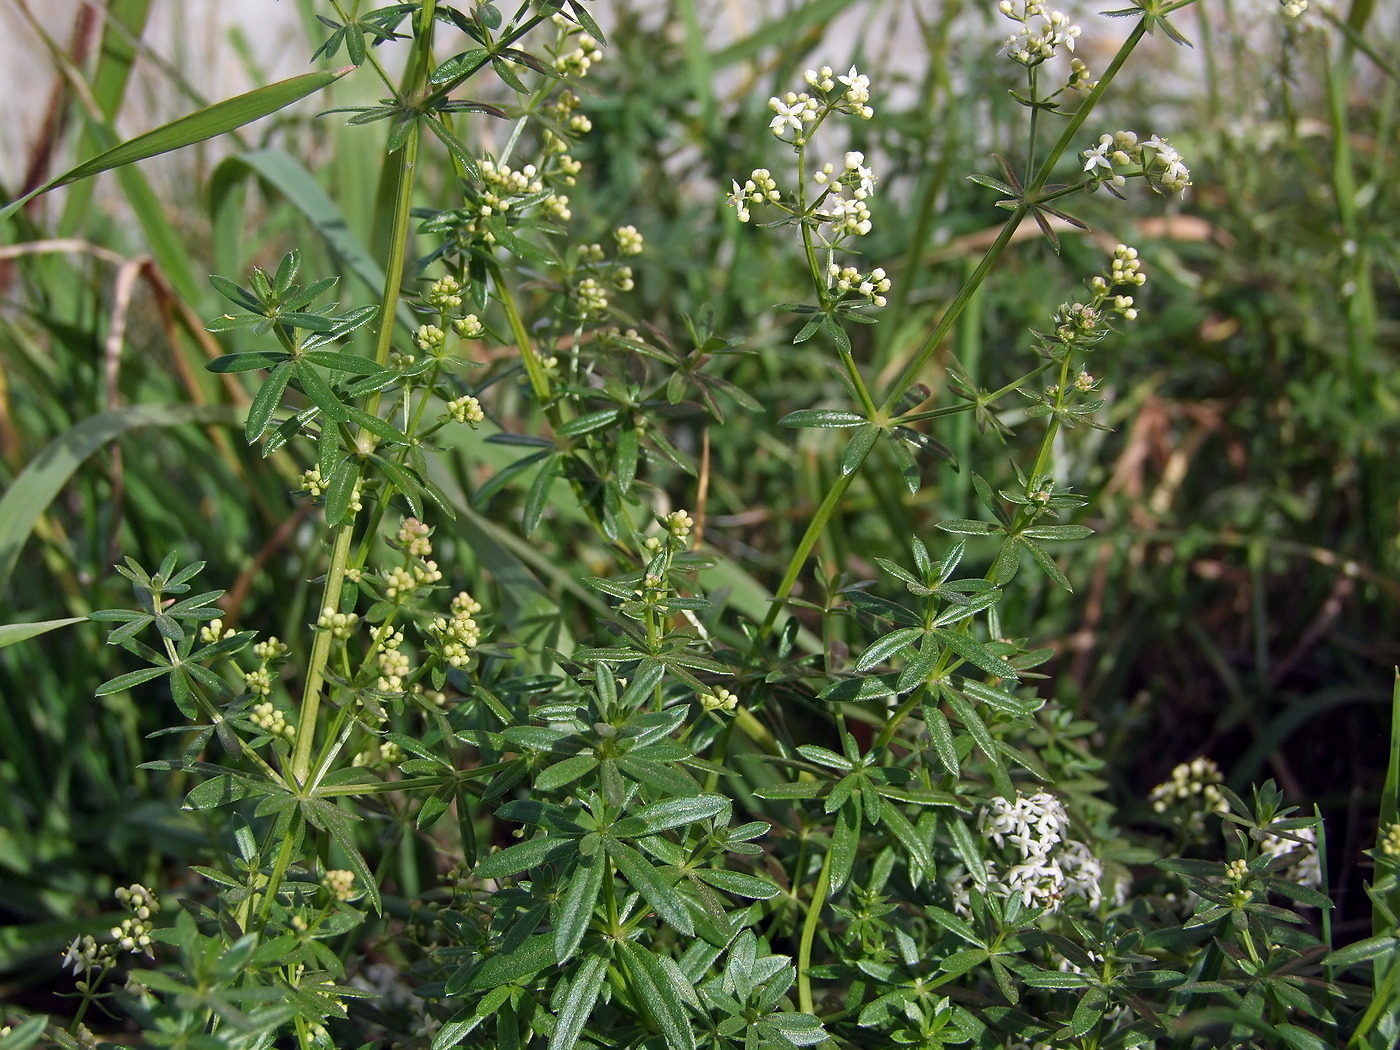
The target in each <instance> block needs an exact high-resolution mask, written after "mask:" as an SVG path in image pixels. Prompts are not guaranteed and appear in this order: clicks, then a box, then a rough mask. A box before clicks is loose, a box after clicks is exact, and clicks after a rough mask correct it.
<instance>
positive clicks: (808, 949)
mask: <svg viewBox="0 0 1400 1050" xmlns="http://www.w3.org/2000/svg"><path fill="white" fill-rule="evenodd" d="M831 853H832V851H831V849H830V848H829V847H828V849H827V851H826V856H825V857H823V858H822V870H821V874H819V875H818V876H817V884H816V886H815V887H813V889H812V900H811V903H810V904H808V905H807V917H806V918H805V919H804V920H803V922H802V940H801V941H800V942H799V944H798V946H797V1003H798V1007H797V1008H798V1009H799V1010H801V1011H802V1012H803V1013H808V1014H810V1013H812V1012H813V1010H812V974H811V968H812V942H813V941H814V940H815V939H816V936H817V927H818V926H819V925H820V924H821V916H822V909H823V908H824V907H826V894H827V890H828V889H830V887H831ZM798 874H799V875H800V874H801V872H799V873H798Z"/></svg>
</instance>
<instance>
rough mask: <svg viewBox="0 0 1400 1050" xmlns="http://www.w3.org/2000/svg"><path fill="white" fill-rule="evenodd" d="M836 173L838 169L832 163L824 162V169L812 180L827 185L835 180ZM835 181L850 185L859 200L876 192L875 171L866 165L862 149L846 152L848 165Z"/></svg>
mask: <svg viewBox="0 0 1400 1050" xmlns="http://www.w3.org/2000/svg"><path fill="white" fill-rule="evenodd" d="M835 174H836V169H835V168H834V167H833V166H832V165H830V164H824V165H822V169H821V170H820V171H819V172H817V173H816V174H815V175H813V176H812V181H813V182H815V183H817V184H818V185H820V186H825V185H826V184H827V183H829V182H832V181H833V176H834V175H835ZM834 181H836V182H838V183H840V184H841V185H845V186H849V187H850V188H851V191H852V193H853V195H854V196H855V198H856V199H857V200H865V198H866V197H868V196H870V195H871V194H872V193H874V192H875V172H874V171H873V170H871V169H870V168H867V167H866V166H865V154H864V153H862V152H860V150H854V149H853V150H851V151H849V152H848V153H847V154H846V167H845V169H844V170H843V171H842V173H841V174H840V175H839V176H837V177H836V178H835V180H834Z"/></svg>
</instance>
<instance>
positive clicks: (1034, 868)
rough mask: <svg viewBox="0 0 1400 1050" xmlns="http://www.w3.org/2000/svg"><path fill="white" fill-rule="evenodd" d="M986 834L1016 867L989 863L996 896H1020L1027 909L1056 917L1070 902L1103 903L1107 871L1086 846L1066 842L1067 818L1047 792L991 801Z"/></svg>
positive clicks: (982, 823)
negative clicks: (1074, 899) (1040, 909)
mask: <svg viewBox="0 0 1400 1050" xmlns="http://www.w3.org/2000/svg"><path fill="white" fill-rule="evenodd" d="M978 824H979V827H980V828H981V830H982V833H983V834H984V835H985V836H986V837H987V838H988V839H989V840H991V841H992V842H994V843H995V844H996V845H997V847H998V848H1003V849H1008V852H1010V853H1011V855H1012V856H1013V858H1014V861H1013V863H1011V864H1009V865H1006V866H1003V867H999V866H998V865H997V864H996V862H995V861H992V860H988V861H987V878H988V884H989V887H990V888H991V890H992V892H994V893H997V894H999V895H1001V896H1004V897H1013V896H1019V897H1020V898H1021V902H1022V904H1023V905H1025V906H1026V907H1030V906H1032V905H1036V906H1039V907H1043V908H1045V909H1047V910H1048V911H1058V910H1059V908H1060V906H1061V904H1062V903H1063V902H1064V899H1065V898H1066V897H1067V896H1073V897H1081V898H1083V899H1085V900H1087V901H1088V902H1089V904H1090V905H1097V904H1098V903H1099V901H1100V900H1101V899H1102V897H1103V892H1102V889H1101V888H1100V882H1101V881H1102V879H1103V865H1102V863H1101V862H1100V861H1099V859H1098V858H1097V857H1096V856H1094V853H1093V851H1092V850H1090V849H1089V847H1088V846H1086V845H1085V844H1084V843H1082V842H1078V841H1076V840H1074V839H1070V838H1066V837H1065V832H1066V831H1068V830H1069V815H1068V814H1067V813H1066V812H1065V807H1064V805H1063V804H1062V803H1061V802H1060V800H1059V799H1057V798H1056V797H1055V796H1054V795H1051V794H1049V793H1048V792H1044V791H1041V792H1037V793H1036V794H1034V795H1021V794H1019V793H1018V794H1017V796H1016V798H1015V799H1014V800H1007V799H1004V798H994V799H992V801H991V803H990V805H988V807H987V808H986V809H985V810H983V811H982V813H981V815H980V817H979V818H978Z"/></svg>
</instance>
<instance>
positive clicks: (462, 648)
mask: <svg viewBox="0 0 1400 1050" xmlns="http://www.w3.org/2000/svg"><path fill="white" fill-rule="evenodd" d="M480 611H481V604H480V603H479V602H477V601H476V599H474V598H473V597H472V596H471V595H470V594H468V593H467V592H466V591H462V592H461V593H460V594H458V595H457V596H456V597H455V598H453V599H452V615H451V616H450V617H447V616H439V617H438V618H437V619H436V620H434V621H433V622H432V623H431V624H429V626H428V632H429V633H430V634H431V635H433V637H434V638H436V639H437V643H438V649H439V652H440V653H441V655H442V658H443V660H444V661H446V662H447V663H448V664H450V665H451V666H453V667H465V666H466V665H467V662H468V661H469V660H470V659H471V651H472V650H473V649H475V648H476V647H477V645H478V644H479V643H480V641H481V628H480V627H479V626H478V625H477V622H476V620H475V619H473V614H474V613H477V612H480Z"/></svg>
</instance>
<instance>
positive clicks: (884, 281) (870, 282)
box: [826, 263, 890, 306]
mask: <svg viewBox="0 0 1400 1050" xmlns="http://www.w3.org/2000/svg"><path fill="white" fill-rule="evenodd" d="M826 273H827V278H828V282H827V287H829V288H835V289H836V290H837V291H838V292H841V293H843V294H845V293H852V292H853V293H855V294H856V295H858V296H860V297H861V298H863V299H864V300H865V301H866V302H867V303H869V304H870V305H871V306H884V305H885V302H886V299H885V293H886V292H888V291H889V290H890V279H889V278H888V277H887V276H885V271H884V268H883V267H880V266H877V267H875V269H873V270H871V271H870V273H868V274H862V273H861V272H860V271H859V270H857V269H856V268H855V267H854V266H839V265H837V264H836V263H831V264H829V265H828V266H827V268H826Z"/></svg>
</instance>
